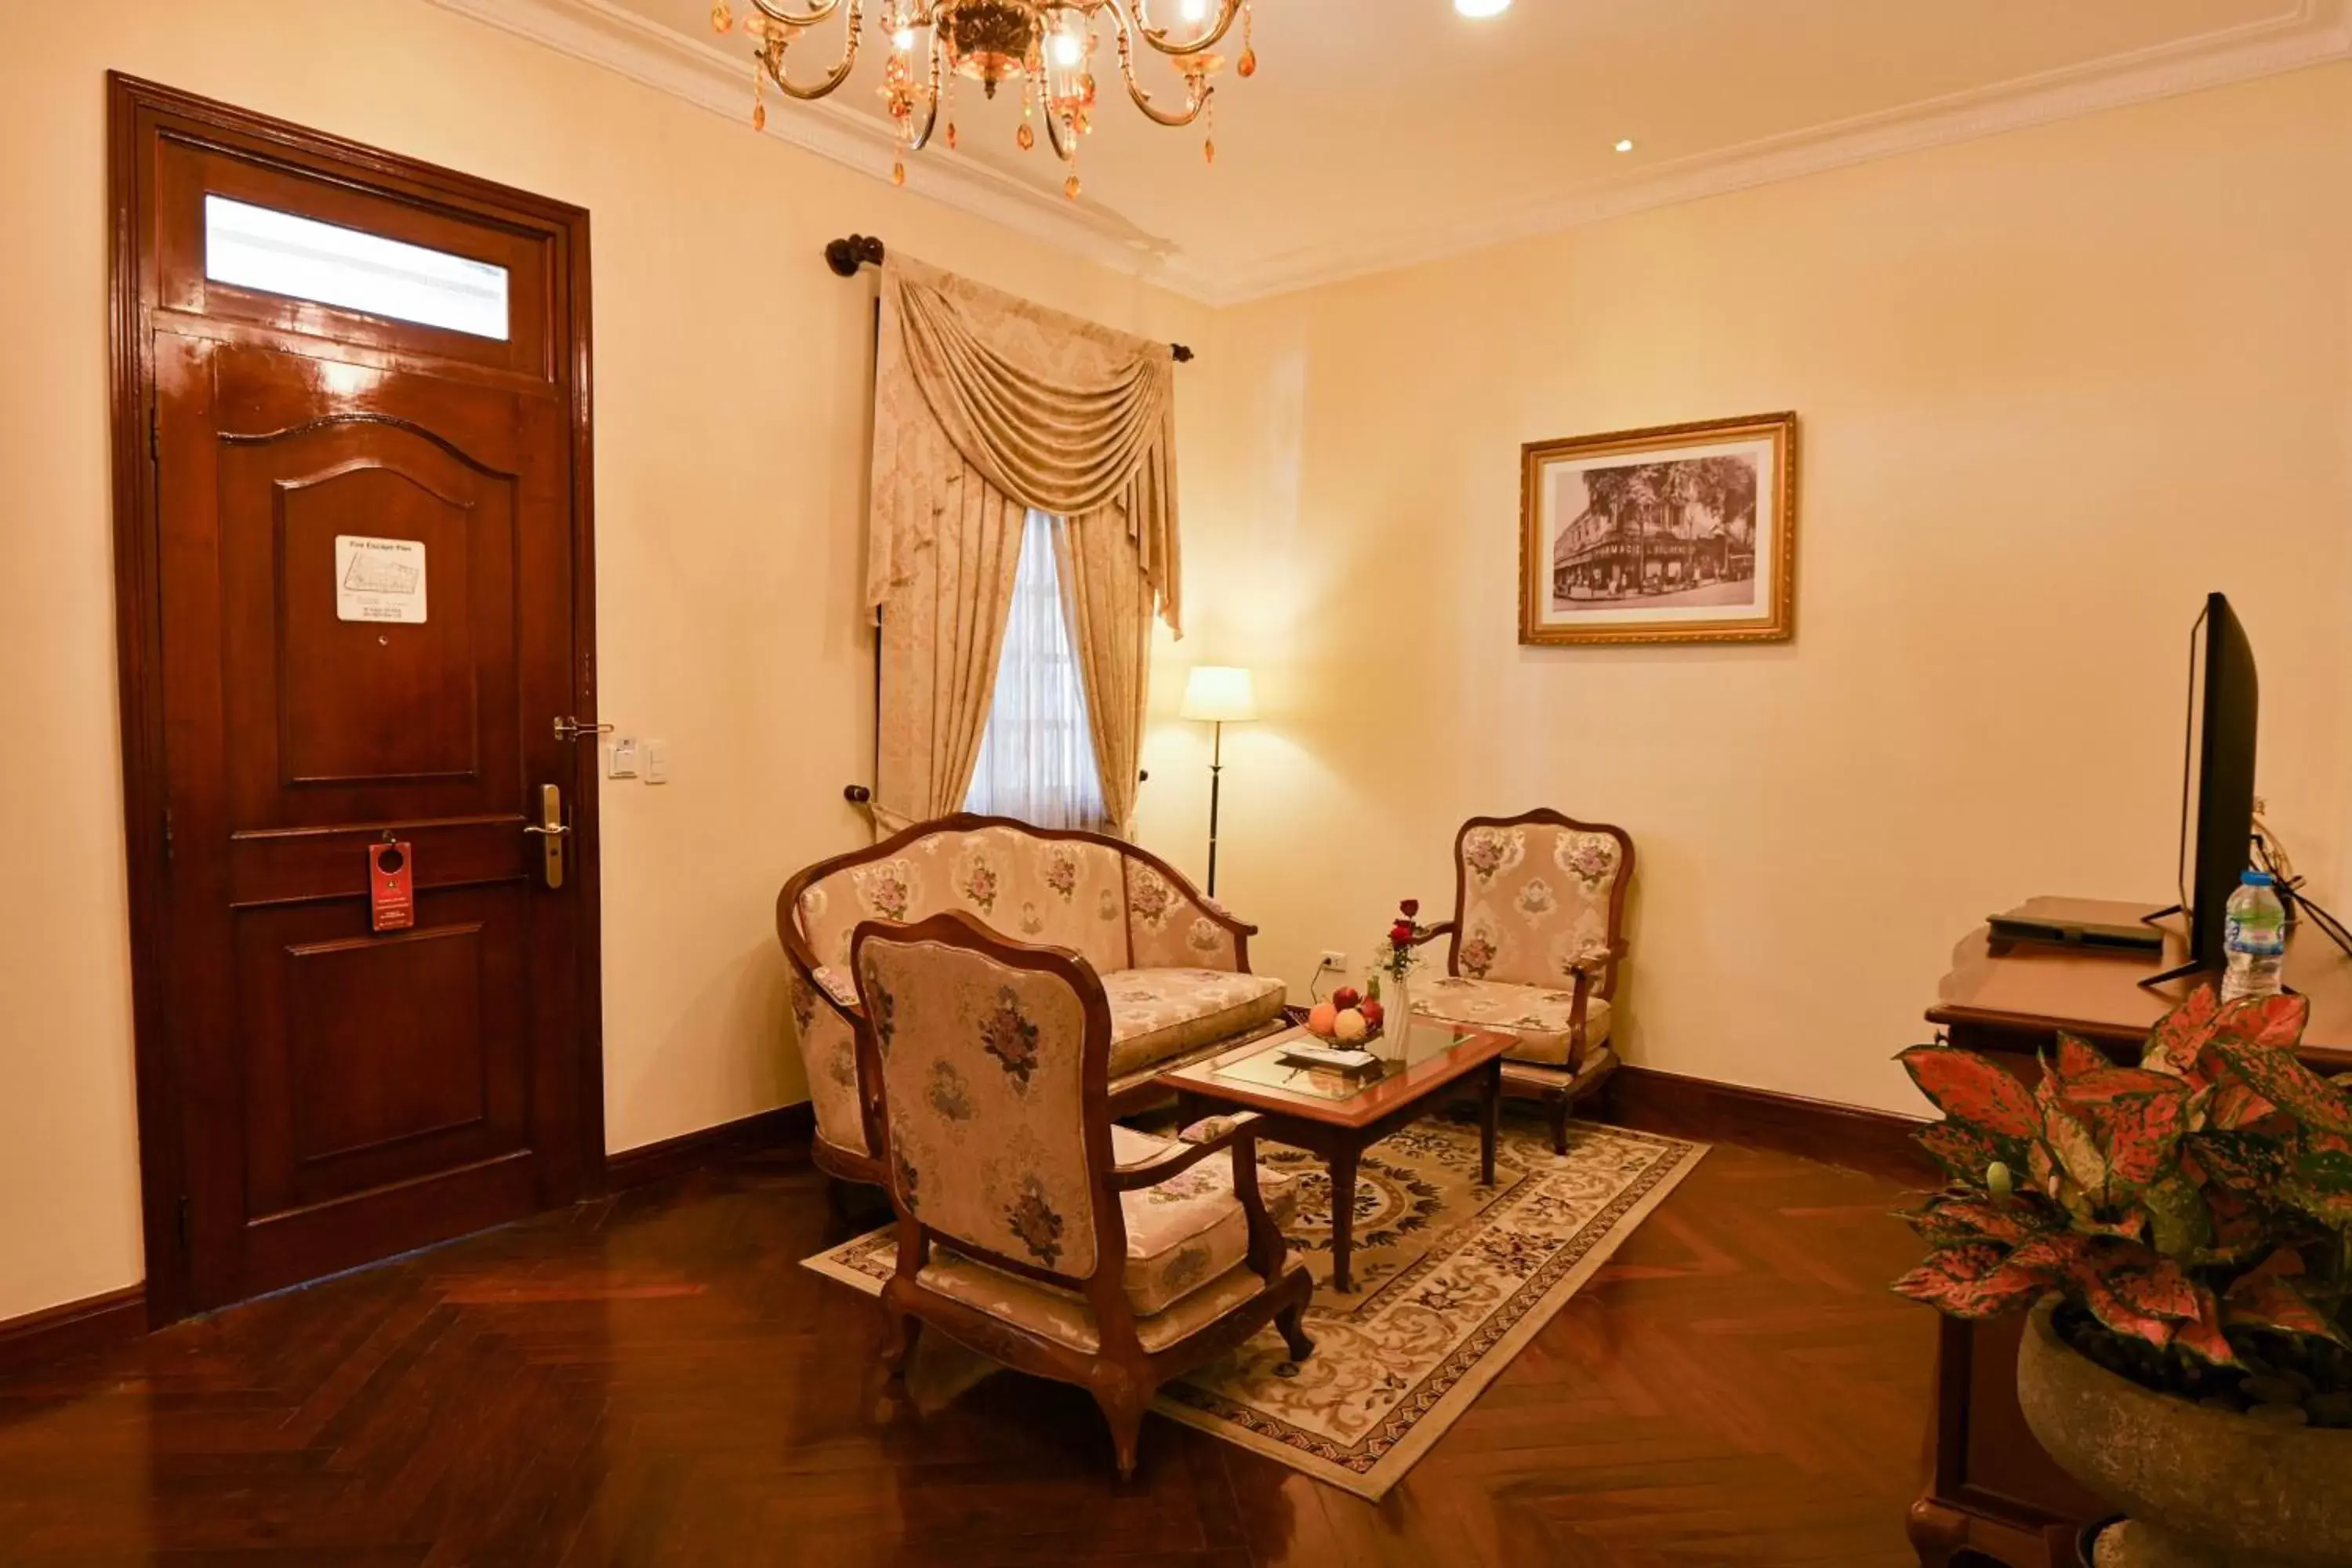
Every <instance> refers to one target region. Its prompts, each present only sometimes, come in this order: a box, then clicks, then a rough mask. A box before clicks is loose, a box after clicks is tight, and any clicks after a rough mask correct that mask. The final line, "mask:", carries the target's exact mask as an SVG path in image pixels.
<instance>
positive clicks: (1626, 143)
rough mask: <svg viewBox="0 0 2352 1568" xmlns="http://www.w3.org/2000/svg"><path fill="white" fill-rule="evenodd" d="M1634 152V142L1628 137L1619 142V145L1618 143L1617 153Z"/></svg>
mask: <svg viewBox="0 0 2352 1568" xmlns="http://www.w3.org/2000/svg"><path fill="white" fill-rule="evenodd" d="M1617 151H1619V152H1620V153H1631V152H1632V151H1633V140H1632V139H1631V138H1630V137H1627V138H1621V139H1620V140H1619V141H1618V143H1617Z"/></svg>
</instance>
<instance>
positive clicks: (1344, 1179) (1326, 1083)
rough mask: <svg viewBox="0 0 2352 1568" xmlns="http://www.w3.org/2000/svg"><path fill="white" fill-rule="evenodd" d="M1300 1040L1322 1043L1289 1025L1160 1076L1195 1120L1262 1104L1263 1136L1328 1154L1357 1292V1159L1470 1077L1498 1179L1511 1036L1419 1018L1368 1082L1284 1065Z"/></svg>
mask: <svg viewBox="0 0 2352 1568" xmlns="http://www.w3.org/2000/svg"><path fill="white" fill-rule="evenodd" d="M1300 1043H1315V1042H1314V1037H1313V1036H1311V1035H1309V1034H1307V1031H1306V1030H1305V1029H1286V1030H1284V1031H1283V1032H1282V1033H1281V1034H1279V1035H1272V1036H1268V1037H1265V1038H1263V1039H1258V1040H1253V1041H1251V1042H1250V1043H1249V1044H1247V1045H1245V1046H1236V1047H1234V1048H1233V1049H1232V1050H1230V1051H1225V1052H1223V1053H1221V1054H1219V1055H1217V1056H1213V1057H1209V1058H1204V1059H1202V1060H1201V1061H1197V1062H1193V1063H1192V1064H1191V1065H1189V1066H1186V1067H1181V1068H1176V1069H1174V1070H1173V1071H1171V1072H1165V1073H1162V1074H1160V1079H1159V1082H1160V1086H1161V1087H1162V1088H1165V1089H1174V1090H1175V1091H1176V1100H1177V1104H1178V1106H1179V1107H1180V1108H1181V1115H1182V1117H1183V1119H1184V1121H1185V1124H1186V1125H1188V1126H1189V1125H1190V1124H1191V1123H1192V1121H1193V1120H1194V1118H1195V1117H1196V1116H1197V1115H1198V1114H1199V1113H1200V1112H1201V1110H1202V1109H1203V1108H1205V1107H1208V1106H1232V1107H1238V1108H1240V1109H1242V1110H1255V1111H1256V1112H1258V1113H1259V1114H1260V1115H1261V1116H1263V1117H1265V1126H1264V1127H1263V1128H1262V1129H1261V1132H1260V1135H1261V1136H1263V1137H1265V1138H1270V1139H1272V1140H1274V1142H1277V1143H1287V1144H1289V1145H1290V1146H1291V1147H1293V1148H1295V1149H1305V1150H1307V1151H1308V1152H1312V1153H1316V1154H1320V1155H1321V1156H1322V1157H1323V1159H1324V1161H1325V1162H1326V1163H1327V1164H1328V1166H1329V1167H1330V1172H1331V1287H1332V1289H1335V1290H1349V1289H1354V1286H1353V1284H1352V1282H1351V1278H1350V1275H1349V1268H1348V1255H1349V1250H1350V1248H1351V1247H1353V1246H1354V1244H1355V1228H1356V1161H1357V1159H1358V1157H1359V1156H1360V1155H1361V1154H1362V1153H1363V1152H1364V1151H1365V1150H1366V1149H1369V1148H1370V1147H1371V1146H1372V1145H1373V1144H1375V1143H1377V1142H1380V1141H1381V1139H1383V1138H1386V1137H1388V1136H1389V1135H1390V1134H1391V1133H1393V1132H1399V1131H1403V1129H1405V1128H1406V1127H1409V1126H1411V1125H1412V1123H1413V1122H1415V1121H1420V1120H1421V1119H1422V1118H1423V1117H1424V1116H1427V1115H1429V1114H1431V1113H1432V1112H1433V1111H1435V1110H1437V1109H1438V1108H1439V1107H1440V1106H1442V1105H1443V1104H1444V1101H1445V1098H1446V1094H1447V1091H1449V1090H1451V1089H1456V1088H1458V1087H1460V1086H1461V1085H1462V1084H1463V1083H1464V1082H1465V1080H1466V1079H1475V1080H1476V1085H1477V1089H1478V1091H1479V1119H1478V1159H1479V1180H1481V1181H1482V1182H1484V1183H1485V1184H1486V1185H1488V1186H1493V1185H1494V1184H1495V1121H1496V1114H1497V1112H1498V1110H1500V1108H1501V1105H1502V1100H1503V1053H1504V1052H1505V1051H1506V1050H1507V1049H1509V1048H1510V1046H1511V1037H1510V1036H1508V1035H1497V1034H1491V1033H1488V1032H1486V1031H1484V1030H1479V1029H1465V1028H1460V1027H1456V1026H1449V1025H1444V1024H1439V1023H1434V1022H1433V1021H1431V1020H1428V1019H1421V1020H1418V1021H1416V1022H1415V1023H1414V1025H1413V1026H1412V1035H1411V1037H1409V1038H1408V1040H1407V1041H1406V1048H1405V1056H1404V1059H1403V1060H1402V1061H1400V1062H1390V1063H1385V1064H1383V1067H1382V1071H1381V1076H1380V1077H1378V1078H1366V1079H1362V1080H1361V1081H1360V1082H1356V1081H1349V1080H1347V1079H1343V1078H1341V1077H1340V1076H1339V1075H1338V1074H1333V1073H1320V1072H1314V1071H1310V1070H1307V1069H1303V1068H1293V1067H1289V1066H1286V1065H1285V1064H1283V1063H1282V1062H1281V1061H1280V1059H1279V1058H1281V1055H1282V1053H1283V1051H1284V1050H1285V1049H1286V1048H1287V1047H1290V1046H1292V1045H1295V1044H1300Z"/></svg>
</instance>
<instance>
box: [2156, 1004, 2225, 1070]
mask: <svg viewBox="0 0 2352 1568" xmlns="http://www.w3.org/2000/svg"><path fill="white" fill-rule="evenodd" d="M2220 1013H2221V997H2220V995H2219V994H2217V993H2216V992H2215V991H2214V990H2213V989H2212V987H2210V986H2207V985H2200V986H2199V987H2198V988H2197V989H2196V990H2194V991H2192V992H2190V993H2189V999H2188V1000H2187V1001H2186V1002H2183V1003H2182V1004H2181V1005H2179V1006H2178V1007H2175V1008H2174V1009H2173V1010H2172V1011H2171V1012H2169V1013H2167V1014H2166V1015H2165V1016H2163V1018H2161V1019H2160V1020H2158V1023H2157V1026H2156V1028H2155V1030H2154V1031H2153V1032H2152V1033H2150V1034H2149V1036H2148V1037H2147V1054H2146V1055H2145V1056H2143V1057H2142V1058H2140V1060H2141V1065H2142V1066H2144V1067H2151V1068H2152V1067H2158V1065H2159V1064H2161V1065H2162V1067H2163V1068H2164V1069H2165V1070H2167V1071H2170V1072H2179V1073H2187V1072H2189V1071H2191V1070H2193V1069H2194V1068H2196V1066H2197V1058H2199V1057H2200V1056H2201V1055H2203V1054H2204V1050H2205V1042H2206V1041H2208V1040H2210V1039H2211V1038H2212V1037H2213V1020H2214V1018H2215V1017H2216V1016H2219V1015H2220Z"/></svg>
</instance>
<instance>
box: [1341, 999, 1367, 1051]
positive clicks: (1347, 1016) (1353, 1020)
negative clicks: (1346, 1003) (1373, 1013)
mask: <svg viewBox="0 0 2352 1568" xmlns="http://www.w3.org/2000/svg"><path fill="white" fill-rule="evenodd" d="M1370 1033H1371V1026H1370V1025H1369V1024H1366V1023H1365V1022H1364V1016H1363V1015H1362V1014H1361V1013H1359V1012H1358V1011H1356V1009H1354V1008H1353V1007H1343V1008H1341V1009H1340V1010H1339V1017H1338V1018H1337V1019H1336V1020H1334V1021H1333V1024H1332V1034H1333V1037H1335V1038H1337V1039H1338V1040H1339V1043H1340V1044H1342V1045H1349V1046H1352V1045H1354V1044H1355V1043H1356V1042H1357V1041H1358V1040H1360V1039H1362V1038H1363V1037H1365V1036H1366V1035H1368V1034H1370Z"/></svg>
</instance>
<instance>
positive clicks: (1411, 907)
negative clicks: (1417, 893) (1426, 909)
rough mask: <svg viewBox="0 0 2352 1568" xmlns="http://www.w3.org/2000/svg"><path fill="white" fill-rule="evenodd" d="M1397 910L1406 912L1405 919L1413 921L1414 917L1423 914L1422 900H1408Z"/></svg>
mask: <svg viewBox="0 0 2352 1568" xmlns="http://www.w3.org/2000/svg"><path fill="white" fill-rule="evenodd" d="M1397 908H1398V909H1400V910H1403V911H1404V918H1405V919H1407V920H1411V919H1412V917H1413V916H1415V915H1417V914H1419V913H1421V900H1419V899H1407V900H1405V901H1404V902H1402V903H1401V904H1399V905H1398V906H1397Z"/></svg>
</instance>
